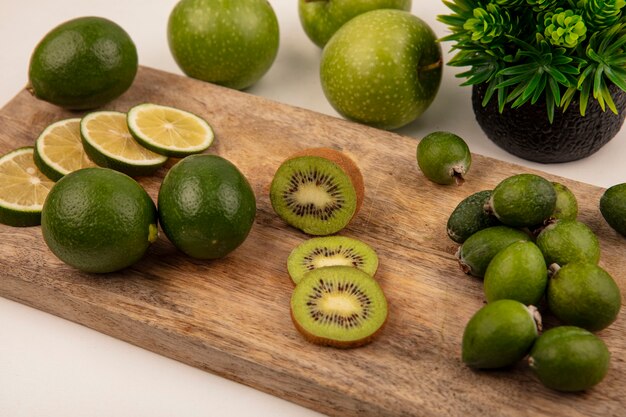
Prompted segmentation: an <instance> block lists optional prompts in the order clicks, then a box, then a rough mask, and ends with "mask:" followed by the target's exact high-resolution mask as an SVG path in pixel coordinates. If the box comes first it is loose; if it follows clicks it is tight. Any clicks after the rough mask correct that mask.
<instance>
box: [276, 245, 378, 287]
mask: <svg viewBox="0 0 626 417" xmlns="http://www.w3.org/2000/svg"><path fill="white" fill-rule="evenodd" d="M334 265H345V266H351V267H354V268H359V269H360V270H362V271H364V272H365V273H367V274H368V275H370V276H373V275H374V274H375V273H376V269H377V268H378V256H377V255H376V252H374V249H372V248H371V247H370V246H369V245H368V244H366V243H363V242H361V241H359V240H357V239H352V238H349V237H346V236H326V237H316V238H312V239H309V240H306V241H304V242H302V243H301V244H300V245H298V246H297V247H296V248H294V249H293V251H291V254H290V255H289V258H288V259H287V270H288V271H289V275H290V276H291V279H292V280H293V282H294V283H295V284H297V283H298V282H300V280H302V276H303V275H304V274H306V273H307V272H309V271H312V270H314V269H317V268H325V267H328V266H334Z"/></svg>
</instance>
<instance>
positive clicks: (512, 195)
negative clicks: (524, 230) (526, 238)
mask: <svg viewBox="0 0 626 417" xmlns="http://www.w3.org/2000/svg"><path fill="white" fill-rule="evenodd" d="M489 206H490V207H491V210H492V211H493V214H494V215H495V216H496V217H497V218H498V219H499V220H500V221H501V222H502V223H504V224H506V225H507V226H511V227H532V226H538V225H540V224H541V223H542V222H543V221H544V220H546V219H548V218H549V217H550V215H551V214H552V213H553V212H554V208H555V206H556V191H555V190H554V186H552V183H551V182H549V181H548V180H546V179H545V178H542V177H540V176H538V175H534V174H518V175H514V176H512V177H509V178H506V179H505V180H503V181H502V182H500V183H499V184H498V185H497V186H496V188H495V189H494V190H493V193H491V199H490V200H489Z"/></svg>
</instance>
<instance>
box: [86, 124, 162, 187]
mask: <svg viewBox="0 0 626 417" xmlns="http://www.w3.org/2000/svg"><path fill="white" fill-rule="evenodd" d="M80 135H81V138H82V141H83V146H84V148H85V152H87V155H89V157H90V158H91V160H92V161H94V162H95V163H96V164H98V165H100V166H102V167H106V168H111V169H114V170H116V171H120V172H123V173H125V174H128V175H131V176H137V175H149V174H152V173H153V172H154V171H156V170H157V169H159V168H160V167H161V166H162V165H163V164H164V163H165V161H167V157H166V156H163V155H159V154H158V153H154V152H152V151H151V150H149V149H146V148H144V147H143V146H141V145H140V144H139V143H137V141H136V140H135V139H134V138H133V136H132V135H131V134H130V132H129V131H128V126H127V125H126V114H125V113H120V112H116V111H98V112H93V113H89V114H88V115H86V116H85V117H83V118H82V120H81V121H80Z"/></svg>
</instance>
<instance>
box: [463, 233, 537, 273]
mask: <svg viewBox="0 0 626 417" xmlns="http://www.w3.org/2000/svg"><path fill="white" fill-rule="evenodd" d="M526 240H530V236H529V235H527V234H526V233H524V232H522V231H521V230H517V229H512V228H510V227H507V226H493V227H488V228H487V229H483V230H480V231H478V232H476V233H474V234H473V235H472V236H470V237H469V238H468V239H467V240H466V241H465V242H464V243H463V244H462V245H461V247H459V250H458V251H457V253H456V257H457V259H458V260H459V264H460V265H461V269H463V271H464V272H465V273H467V274H471V275H473V276H475V277H479V278H481V277H483V276H484V275H485V271H486V270H487V266H488V265H489V262H491V260H492V259H493V257H494V256H496V254H497V253H498V252H500V251H501V250H502V249H504V248H506V247H507V246H509V245H510V244H512V243H515V242H518V241H526Z"/></svg>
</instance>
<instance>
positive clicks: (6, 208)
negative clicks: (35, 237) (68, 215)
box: [0, 147, 54, 226]
mask: <svg viewBox="0 0 626 417" xmlns="http://www.w3.org/2000/svg"><path fill="white" fill-rule="evenodd" d="M33 153H34V149H33V148H32V147H25V148H19V149H15V150H14V151H11V152H9V153H7V154H6V155H4V156H2V157H0V223H3V224H8V225H9V226H36V225H38V224H39V223H40V221H41V209H42V207H43V203H44V201H45V199H46V196H47V195H48V192H49V191H50V189H51V188H52V186H53V185H54V182H52V181H50V179H48V178H47V177H46V176H45V175H43V174H42V173H41V171H39V169H37V166H35V162H34V159H33Z"/></svg>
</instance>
